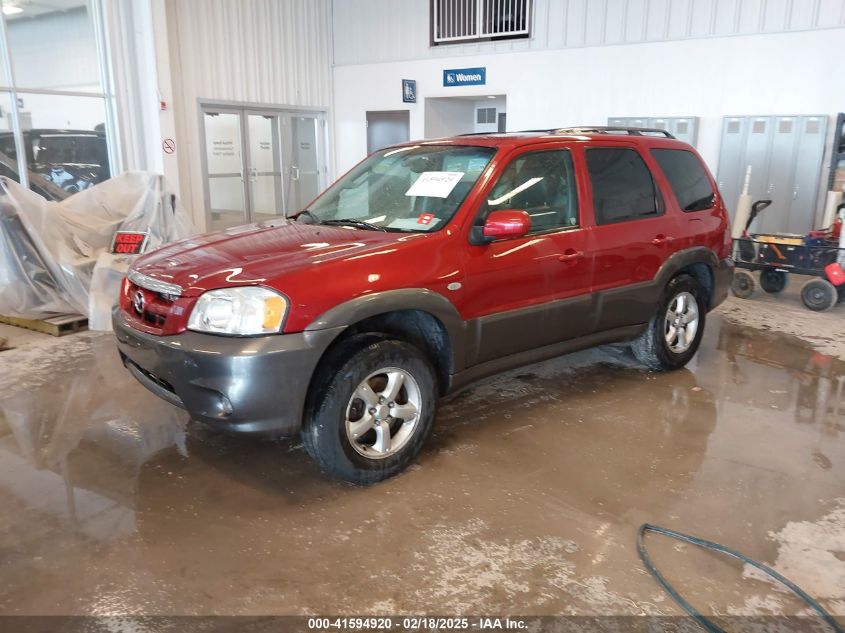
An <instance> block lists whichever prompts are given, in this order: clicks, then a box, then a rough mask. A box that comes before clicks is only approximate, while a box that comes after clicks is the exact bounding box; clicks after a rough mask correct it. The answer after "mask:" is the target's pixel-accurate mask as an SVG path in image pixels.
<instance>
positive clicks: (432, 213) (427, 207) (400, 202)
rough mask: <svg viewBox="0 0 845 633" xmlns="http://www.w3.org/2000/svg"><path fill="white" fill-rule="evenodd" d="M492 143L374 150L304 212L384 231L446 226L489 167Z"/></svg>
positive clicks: (312, 216)
mask: <svg viewBox="0 0 845 633" xmlns="http://www.w3.org/2000/svg"><path fill="white" fill-rule="evenodd" d="M495 153H496V150H495V149H493V148H490V147H472V146H451V145H450V146H446V145H415V146H412V147H400V148H398V149H387V150H383V151H379V152H376V153H375V154H373V155H372V156H370V157H369V158H367V160H365V161H364V162H363V163H361V164H360V165H358V166H357V167H355V168H354V169H353V170H352V171H350V172H349V173H348V174H346V176H344V177H343V178H341V179H340V180H338V181H337V182H336V183H335V184H334V185H333V186H332V187H331V188H330V189H329V190H328V191H326V193H324V194H323V195H322V196H321V197H320V198H319V199H317V200H316V201H315V202H314V204H313V205H312V206H311V207H309V208H308V209H307V211H308V213H303V214H302V215H300V218H301V219H302V220H303V221H307V222H329V223H332V224H342V223H343V221H344V220H347V221H349V225H350V226H354V227H356V228H364V229H366V228H371V229H378V230H387V231H414V232H416V231H420V232H428V231H436V230H437V229H439V228H442V227H443V226H445V225H446V224H447V223H448V222H449V220H450V219H451V218H452V216H453V215H454V214H455V211H457V210H458V207H460V206H461V203H462V202H463V201H464V198H466V196H467V194H468V193H469V191H470V189H472V187H473V185H474V184H475V182H476V181H477V180H478V177H479V176H480V175H481V172H482V171H484V168H485V167H487V164H488V163H489V162H490V159H491V158H492V157H493V154H495Z"/></svg>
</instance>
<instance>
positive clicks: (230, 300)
mask: <svg viewBox="0 0 845 633" xmlns="http://www.w3.org/2000/svg"><path fill="white" fill-rule="evenodd" d="M287 308H288V302H287V300H286V299H285V298H284V297H283V296H282V295H280V294H279V293H278V292H275V291H273V290H270V289H269V288H261V287H259V286H242V287H240V288H225V289H222V290H209V291H208V292H205V293H203V294H202V295H201V296H200V298H199V299H197V303H196V305H195V306H194V309H193V311H192V312H191V318H190V319H188V329H189V330H194V331H196V332H210V333H212V334H231V335H240V336H245V335H249V334H271V333H273V332H279V331H281V329H282V324H283V323H284V320H285V313H286V312H287Z"/></svg>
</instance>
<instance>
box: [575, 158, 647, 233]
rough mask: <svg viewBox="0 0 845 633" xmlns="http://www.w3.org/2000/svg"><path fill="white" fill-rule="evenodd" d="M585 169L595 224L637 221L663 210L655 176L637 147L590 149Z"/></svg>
mask: <svg viewBox="0 0 845 633" xmlns="http://www.w3.org/2000/svg"><path fill="white" fill-rule="evenodd" d="M587 170H588V171H589V173H590V184H591V186H592V189H593V209H594V211H595V215H596V224H613V223H615V222H625V221H627V220H638V219H641V218H646V217H653V216H658V215H660V214H661V213H662V205H661V201H660V197H659V195H658V193H657V187H656V186H655V184H654V179H653V178H652V177H651V172H650V171H649V170H648V167H647V166H646V164H645V161H643V159H642V157H641V156H640V155H639V153H637V151H636V150H633V149H629V148H625V147H592V148H589V149H588V150H587Z"/></svg>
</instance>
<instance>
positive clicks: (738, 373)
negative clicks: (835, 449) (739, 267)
mask: <svg viewBox="0 0 845 633" xmlns="http://www.w3.org/2000/svg"><path fill="white" fill-rule="evenodd" d="M717 349H719V350H723V351H724V352H725V354H726V356H727V360H728V362H729V363H730V381H728V382H726V383H725V392H726V394H725V395H726V396H727V397H729V398H735V399H739V400H745V401H747V402H749V403H753V404H755V405H757V406H760V407H763V408H769V409H779V410H781V411H784V410H785V411H789V412H791V414H792V416H793V418H794V420H795V421H796V422H798V423H799V424H818V425H820V426H822V427H824V428H825V430H826V433H828V434H830V435H831V436H833V437H835V436H837V435H838V434H839V432H840V431H842V430H843V429H845V426H843V425H844V424H845V420H843V416H844V415H845V362H844V361H842V360H840V359H838V358H835V357H833V356H829V355H827V354H822V353H820V352H817V351H815V350H813V349H812V348H811V347H810V346H809V345H804V344H801V343H799V342H796V341H795V340H794V339H792V338H790V337H785V336H783V335H779V334H775V333H764V332H761V331H760V330H754V329H751V328H746V327H743V326H740V325H736V324H733V323H729V322H725V323H723V324H722V326H721V328H720V331H719V341H718V345H717Z"/></svg>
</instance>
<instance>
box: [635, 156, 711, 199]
mask: <svg viewBox="0 0 845 633" xmlns="http://www.w3.org/2000/svg"><path fill="white" fill-rule="evenodd" d="M651 154H652V156H654V160H656V161H657V164H658V165H660V169H662V170H663V173H664V174H665V175H666V180H668V181H669V186H670V187H672V192H673V193H674V194H675V198H676V199H677V200H678V206H680V207H681V210H682V211H688V212H689V211H703V210H705V209H710V208H712V207H713V205H714V204H715V202H716V194H715V192H714V191H713V187H711V186H710V180H709V179H708V178H707V172H705V171H704V167H703V166H702V164H701V161H700V160H699V159H698V157H697V156H696V155H695V154H693V153H692V152H689V151H687V150H683V149H653V150H651Z"/></svg>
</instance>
